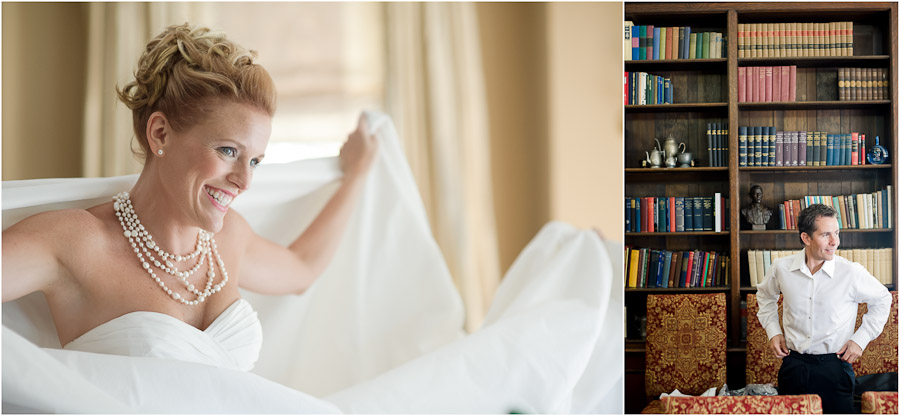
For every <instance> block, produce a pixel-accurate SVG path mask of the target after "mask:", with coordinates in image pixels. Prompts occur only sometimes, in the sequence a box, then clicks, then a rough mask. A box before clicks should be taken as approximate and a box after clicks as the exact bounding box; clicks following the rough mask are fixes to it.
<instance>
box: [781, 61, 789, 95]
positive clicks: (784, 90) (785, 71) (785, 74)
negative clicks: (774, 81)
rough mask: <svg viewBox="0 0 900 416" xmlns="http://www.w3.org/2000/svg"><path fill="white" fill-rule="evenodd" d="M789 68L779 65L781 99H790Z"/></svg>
mask: <svg viewBox="0 0 900 416" xmlns="http://www.w3.org/2000/svg"><path fill="white" fill-rule="evenodd" d="M790 89H791V68H789V67H786V66H783V67H781V101H791V93H790Z"/></svg>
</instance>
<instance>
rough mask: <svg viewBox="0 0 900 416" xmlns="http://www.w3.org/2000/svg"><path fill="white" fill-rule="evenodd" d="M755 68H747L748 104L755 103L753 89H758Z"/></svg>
mask: <svg viewBox="0 0 900 416" xmlns="http://www.w3.org/2000/svg"><path fill="white" fill-rule="evenodd" d="M754 68H755V67H753V66H749V67H747V76H746V78H747V80H746V83H747V101H746V102H748V103H752V102H753V88H755V87H756V77H755V74H756V73H755V72H753V71H754Z"/></svg>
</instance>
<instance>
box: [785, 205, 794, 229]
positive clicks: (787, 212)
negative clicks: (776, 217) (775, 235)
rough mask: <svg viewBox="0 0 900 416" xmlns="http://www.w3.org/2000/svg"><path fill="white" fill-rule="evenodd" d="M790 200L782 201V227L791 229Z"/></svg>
mask: <svg viewBox="0 0 900 416" xmlns="http://www.w3.org/2000/svg"><path fill="white" fill-rule="evenodd" d="M791 218H793V217H791V201H784V229H785V230H793V229H794V227H791Z"/></svg>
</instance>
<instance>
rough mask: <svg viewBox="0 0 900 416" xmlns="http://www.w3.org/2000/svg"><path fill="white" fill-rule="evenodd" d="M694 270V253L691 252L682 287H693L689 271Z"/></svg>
mask: <svg viewBox="0 0 900 416" xmlns="http://www.w3.org/2000/svg"><path fill="white" fill-rule="evenodd" d="M692 270H694V252H693V251H691V252H690V255H689V256H688V260H687V276H685V278H684V285H683V286H682V287H693V285H691V283H692V282H691V275H692V273H691V271H692Z"/></svg>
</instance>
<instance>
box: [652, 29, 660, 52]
mask: <svg viewBox="0 0 900 416" xmlns="http://www.w3.org/2000/svg"><path fill="white" fill-rule="evenodd" d="M652 58H653V59H659V27H654V28H653V57H652Z"/></svg>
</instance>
